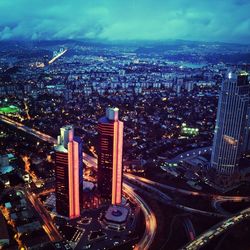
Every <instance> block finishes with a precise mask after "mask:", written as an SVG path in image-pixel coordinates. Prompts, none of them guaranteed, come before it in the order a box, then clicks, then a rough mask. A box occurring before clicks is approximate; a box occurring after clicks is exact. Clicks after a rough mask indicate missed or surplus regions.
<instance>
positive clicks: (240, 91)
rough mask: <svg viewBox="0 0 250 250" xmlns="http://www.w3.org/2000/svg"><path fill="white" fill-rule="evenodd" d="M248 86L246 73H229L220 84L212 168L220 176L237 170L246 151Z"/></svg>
mask: <svg viewBox="0 0 250 250" xmlns="http://www.w3.org/2000/svg"><path fill="white" fill-rule="evenodd" d="M249 130H250V83H249V80H248V73H247V72H244V71H241V72H239V73H238V74H237V73H236V74H232V73H231V72H230V73H229V74H228V77H227V79H226V80H225V81H223V83H222V88H221V93H220V96H219V104H218V112H217V121H216V126H215V135H214V143H213V150H212V159H211V165H212V167H213V168H215V169H216V170H217V171H218V172H219V173H222V174H226V175H232V174H233V173H234V172H235V171H237V170H239V169H238V168H239V161H240V158H241V157H243V156H244V155H246V153H247V151H249V146H250V145H249V144H250V141H249V140H250V137H249Z"/></svg>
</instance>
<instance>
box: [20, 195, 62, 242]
mask: <svg viewBox="0 0 250 250" xmlns="http://www.w3.org/2000/svg"><path fill="white" fill-rule="evenodd" d="M23 192H24V193H25V195H26V197H27V199H28V200H29V201H30V203H31V204H32V205H33V207H34V208H35V210H36V211H37V213H38V214H39V215H40V216H41V218H42V220H43V222H44V224H43V229H44V231H45V232H46V233H47V235H48V236H49V238H50V240H51V241H52V242H57V241H61V240H62V237H61V235H60V233H59V232H58V230H57V228H56V227H55V225H54V224H53V222H52V219H51V217H50V215H49V213H48V212H47V210H46V209H45V208H44V206H43V204H42V203H41V202H40V200H39V199H38V198H37V197H36V195H35V194H34V193H30V192H29V191H27V190H23Z"/></svg>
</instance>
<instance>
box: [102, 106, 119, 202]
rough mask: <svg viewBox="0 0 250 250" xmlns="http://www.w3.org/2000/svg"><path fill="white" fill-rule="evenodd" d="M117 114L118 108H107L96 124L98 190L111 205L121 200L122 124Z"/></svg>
mask: <svg viewBox="0 0 250 250" xmlns="http://www.w3.org/2000/svg"><path fill="white" fill-rule="evenodd" d="M118 112H119V109H118V108H108V109H107V110H106V116H104V117H102V118H100V120H99V122H98V133H99V141H98V145H99V146H98V189H99V191H100V193H101V195H102V197H104V198H108V199H112V204H113V205H117V204H120V203H121V199H122V171H123V166H122V150H123V122H121V121H119V119H118Z"/></svg>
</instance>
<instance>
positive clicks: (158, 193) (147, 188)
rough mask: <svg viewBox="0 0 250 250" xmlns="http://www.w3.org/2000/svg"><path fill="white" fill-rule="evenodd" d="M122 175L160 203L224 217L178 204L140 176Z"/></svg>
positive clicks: (220, 216) (191, 211) (206, 214)
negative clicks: (143, 180) (141, 179)
mask: <svg viewBox="0 0 250 250" xmlns="http://www.w3.org/2000/svg"><path fill="white" fill-rule="evenodd" d="M124 177H125V178H124V179H125V180H128V181H129V182H130V183H133V184H135V185H136V186H138V187H141V189H142V191H144V192H147V193H148V194H150V193H151V194H153V195H152V196H151V197H152V198H154V199H157V200H158V201H161V202H162V203H164V204H166V205H169V206H173V207H176V208H178V209H181V210H183V211H185V212H189V213H195V214H200V215H205V216H212V217H218V218H224V217H225V215H223V214H219V213H214V212H207V211H204V210H200V209H195V208H191V207H188V206H184V205H180V204H178V203H176V202H175V201H174V200H173V199H172V198H171V197H169V196H168V195H166V194H165V193H163V192H162V191H160V190H159V189H157V188H156V187H154V186H152V185H150V184H147V183H144V182H142V181H140V177H138V176H135V175H131V174H125V175H124ZM137 177H138V178H137ZM145 195H146V193H145Z"/></svg>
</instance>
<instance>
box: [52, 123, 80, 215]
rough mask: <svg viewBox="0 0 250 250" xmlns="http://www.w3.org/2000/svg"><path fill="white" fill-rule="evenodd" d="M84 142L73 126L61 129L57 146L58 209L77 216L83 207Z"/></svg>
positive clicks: (61, 212)
mask: <svg viewBox="0 0 250 250" xmlns="http://www.w3.org/2000/svg"><path fill="white" fill-rule="evenodd" d="M82 168H83V163H82V143H81V140H80V139H79V138H76V137H74V129H73V126H65V127H62V128H61V129H60V136H58V144H57V145H56V146H55V177H56V185H55V186H56V211H57V213H58V214H60V215H63V216H66V217H69V218H76V217H79V216H80V213H81V208H82V199H83V198H82V190H83V186H82V181H83V180H82V177H83V169H82Z"/></svg>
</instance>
